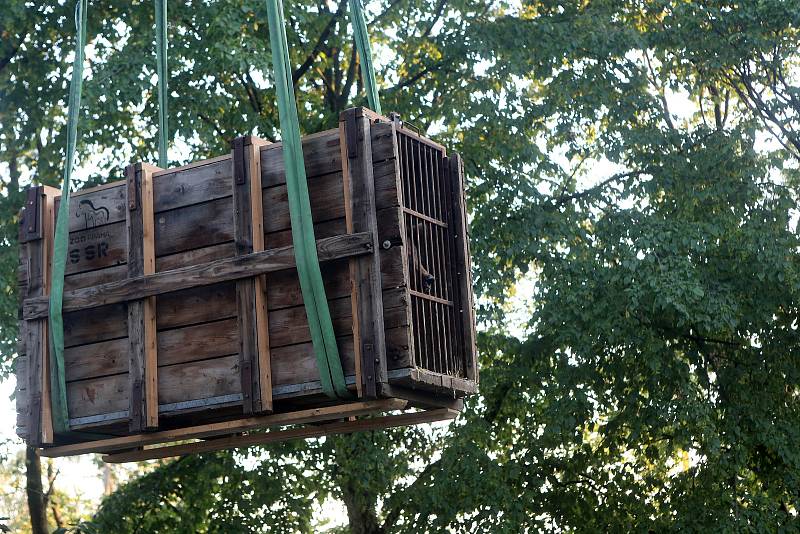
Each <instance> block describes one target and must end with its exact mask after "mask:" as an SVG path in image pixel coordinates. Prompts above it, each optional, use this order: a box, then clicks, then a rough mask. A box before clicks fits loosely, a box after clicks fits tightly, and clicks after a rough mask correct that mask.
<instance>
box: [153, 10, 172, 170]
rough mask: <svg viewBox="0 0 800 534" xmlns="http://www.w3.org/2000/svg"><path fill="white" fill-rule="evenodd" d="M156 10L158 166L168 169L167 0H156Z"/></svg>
mask: <svg viewBox="0 0 800 534" xmlns="http://www.w3.org/2000/svg"><path fill="white" fill-rule="evenodd" d="M155 10H156V72H157V74H158V166H159V167H161V168H162V169H166V168H167V166H168V164H169V158H168V153H167V150H168V141H169V131H168V124H167V117H168V116H169V112H168V109H167V98H168V95H169V90H168V82H169V79H168V75H167V0H155Z"/></svg>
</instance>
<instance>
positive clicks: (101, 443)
mask: <svg viewBox="0 0 800 534" xmlns="http://www.w3.org/2000/svg"><path fill="white" fill-rule="evenodd" d="M406 405H407V402H406V401H404V400H400V399H381V400H377V401H367V402H354V403H352V404H345V405H337V406H325V407H321V408H311V409H308V410H301V411H297V412H287V413H278V414H271V415H264V416H257V417H248V418H245V419H236V420H233V421H223V422H219V423H209V424H206V425H198V426H193V427H188V428H178V429H171V430H162V431H160V432H151V433H148V434H142V435H136V436H122V437H118V438H109V439H102V440H96V441H90V442H86V443H73V444H69V445H62V446H58V447H48V448H46V449H43V450H42V451H41V455H42V456H45V457H49V458H57V457H61V456H72V455H76V454H88V453H93V452H110V451H114V450H120V449H127V448H133V447H142V446H145V445H155V444H158V443H166V442H169V441H176V440H184V439H205V438H210V437H214V436H219V435H225V434H230V433H234V432H246V431H248V430H255V429H259V428H269V427H273V426H282V425H296V424H308V423H316V422H319V421H328V420H331V419H340V418H344V417H356V416H359V415H368V414H373V413H378V412H386V411H392V410H402V409H404V408H405V407H406Z"/></svg>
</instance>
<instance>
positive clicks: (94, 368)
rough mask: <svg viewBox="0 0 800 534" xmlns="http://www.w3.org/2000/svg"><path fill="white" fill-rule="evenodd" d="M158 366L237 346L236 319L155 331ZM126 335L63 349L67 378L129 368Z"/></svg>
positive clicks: (227, 352)
mask: <svg viewBox="0 0 800 534" xmlns="http://www.w3.org/2000/svg"><path fill="white" fill-rule="evenodd" d="M157 339H158V366H159V367H164V366H167V365H175V364H178V363H187V362H190V361H199V360H207V359H211V358H217V357H221V356H229V355H231V354H236V353H237V352H238V350H239V347H238V343H239V342H238V335H237V331H236V320H235V319H233V318H229V319H223V320H220V321H214V322H210V323H202V324H199V325H190V326H185V327H182V328H174V329H171V330H162V331H160V332H159V333H158V338H157ZM127 355H128V340H127V338H119V339H112V340H109V341H101V342H98V343H91V344H88V345H81V346H79V347H71V348H68V349H66V350H65V351H64V363H65V365H66V372H67V382H74V381H77V380H86V379H89V378H98V377H102V376H106V375H115V374H120V373H125V372H127V371H128V366H129V363H128V359H127Z"/></svg>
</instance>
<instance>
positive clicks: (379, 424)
mask: <svg viewBox="0 0 800 534" xmlns="http://www.w3.org/2000/svg"><path fill="white" fill-rule="evenodd" d="M457 415H458V412H456V411H455V410H451V409H449V408H439V409H435V410H427V411H422V412H414V413H404V414H399V415H388V416H383V417H376V418H371V419H357V420H355V421H343V422H335V423H327V424H322V425H317V426H309V427H303V428H298V429H292V430H279V431H273V432H267V433H263V434H249V435H245V436H238V435H234V436H230V437H226V438H219V439H214V440H209V441H201V442H197V443H186V444H182V445H171V446H166V447H157V448H153V449H143V450H139V451H131V452H121V453H117V454H110V455H106V456H103V461H104V462H107V463H125V462H138V461H142V460H145V459H156V458H170V457H172V456H180V455H184V454H196V453H201V452H211V451H218V450H224V449H237V448H241V447H250V446H253V445H264V444H267V443H278V442H281V441H289V440H296V439H310V438H317V437H322V436H332V435H336V434H350V433H353V432H365V431H374V430H385V429H387V428H394V427H399V426H411V425H419V424H424V423H431V422H434V421H447V420H451V419H455V417H456V416H457Z"/></svg>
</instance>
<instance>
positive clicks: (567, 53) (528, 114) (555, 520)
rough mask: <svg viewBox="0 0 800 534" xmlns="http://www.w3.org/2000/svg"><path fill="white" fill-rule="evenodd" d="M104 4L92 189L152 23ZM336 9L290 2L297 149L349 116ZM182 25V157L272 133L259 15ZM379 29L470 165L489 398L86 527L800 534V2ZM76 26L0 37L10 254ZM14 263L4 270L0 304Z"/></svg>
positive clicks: (651, 0)
mask: <svg viewBox="0 0 800 534" xmlns="http://www.w3.org/2000/svg"><path fill="white" fill-rule="evenodd" d="M98 4H102V5H98V6H97V7H96V8H95V11H94V13H93V14H92V15H91V16H90V26H91V27H90V35H91V36H92V37H94V38H95V41H94V42H95V43H96V44H95V46H96V49H95V52H94V53H95V59H94V60H93V62H92V78H91V80H89V81H88V83H87V91H86V98H85V102H86V103H87V110H86V111H85V113H84V114H83V119H84V120H83V122H82V130H83V132H84V134H85V136H84V146H83V154H85V155H86V157H85V158H84V161H88V160H89V155H92V154H94V155H95V156H94V157H95V160H96V162H97V163H98V164H99V165H100V167H101V168H102V170H103V173H102V175H103V178H102V179H106V178H109V177H110V178H115V177H116V176H117V175H118V169H120V168H121V164H122V163H124V162H125V161H127V160H129V159H132V158H140V157H143V158H147V159H151V160H152V159H153V154H154V149H155V138H154V133H155V128H154V126H153V125H154V124H155V123H156V122H155V121H156V117H155V107H154V104H155V92H154V86H153V83H152V80H151V76H152V72H153V70H154V62H153V55H152V48H153V46H152V38H151V32H150V28H151V11H152V10H151V6H150V3H149V2H145V3H134V4H133V5H129V3H128V2H117V1H115V0H109V1H106V2H102V3H98ZM520 4H521V5H520ZM345 5H346V0H341V1H339V2H327V3H321V2H313V1H306V0H297V1H294V2H291V4H288V3H287V15H288V16H290V17H291V20H290V22H289V24H290V28H289V31H288V35H289V39H290V46H291V47H292V51H293V58H292V60H293V64H294V65H295V66H296V68H297V71H296V72H295V78H296V80H297V84H298V89H299V90H298V99H299V100H300V102H299V105H300V109H301V120H302V121H303V124H302V126H303V128H304V129H305V130H306V131H308V132H311V131H315V130H319V129H321V128H325V127H329V126H332V125H333V124H334V123H335V121H336V120H337V116H338V112H339V111H341V110H342V109H343V108H345V107H346V106H347V105H349V104H351V103H361V102H362V98H363V91H361V87H360V83H359V79H358V70H357V69H356V68H354V62H353V52H352V38H351V36H350V35H349V34H348V31H347V28H346V24H345V23H346V18H345V17H344V13H343V9H344V6H345ZM171 9H172V11H171V19H172V20H171V26H170V35H171V39H172V43H171V49H170V57H171V68H172V70H173V78H172V81H171V88H172V90H173V91H174V92H173V95H172V100H171V111H172V117H171V121H172V122H171V129H172V131H177V132H178V135H179V137H180V138H181V139H183V140H184V142H185V144H186V146H187V147H188V148H187V150H186V154H184V155H183V156H184V159H189V158H199V157H203V156H208V155H211V154H218V153H220V152H221V151H224V150H227V143H228V141H229V139H231V138H232V137H234V136H235V135H241V134H245V133H257V134H259V135H261V136H263V137H267V138H272V137H274V136H275V135H276V131H277V128H276V122H277V114H276V110H275V104H274V100H273V94H272V91H271V83H270V81H269V76H268V75H267V74H266V73H268V72H269V61H270V57H269V51H268V46H267V39H266V34H265V32H266V30H265V27H264V24H265V17H264V13H263V6H262V5H261V2H258V1H249V0H225V1H210V2H195V1H190V2H185V3H184V4H181V5H180V6H178V5H176V6H175V7H174V8H171ZM367 9H368V19H369V22H370V29H371V31H372V33H373V38H374V41H375V44H376V49H377V51H378V61H377V63H378V65H377V68H378V76H379V83H380V84H381V97H382V99H383V102H384V108H385V109H387V110H389V109H396V110H398V111H400V112H401V113H402V114H403V116H404V117H405V118H407V119H409V120H411V121H412V122H414V123H416V124H418V125H419V126H421V127H422V128H423V129H426V130H428V131H430V132H431V133H432V134H433V135H435V136H436V137H437V138H438V139H439V140H440V141H442V142H443V143H445V144H447V145H449V146H452V147H454V148H456V149H458V150H459V151H460V152H462V153H463V154H464V157H465V162H466V166H467V172H468V175H469V178H470V184H469V191H468V194H469V197H470V203H471V206H470V207H471V214H472V250H473V255H474V258H473V261H474V264H475V265H474V267H475V281H476V291H477V293H478V295H479V302H480V316H481V321H482V323H481V329H482V333H481V336H480V351H481V364H482V384H481V397H480V398H479V399H473V400H472V401H471V402H470V403H469V405H468V410H467V411H466V413H465V415H464V416H463V417H461V418H460V419H459V420H458V422H457V423H456V424H454V425H453V426H451V427H450V428H449V429H447V430H446V431H442V432H437V433H435V434H434V435H431V434H430V433H427V432H423V431H420V430H419V429H413V430H401V431H394V432H389V433H376V434H365V435H359V436H352V437H342V438H337V439H334V440H328V441H325V442H308V443H296V444H289V445H283V446H280V447H270V448H268V449H266V450H264V451H253V454H255V455H256V456H255V457H254V458H249V459H248V460H247V461H240V460H242V458H239V457H238V456H236V455H234V454H232V453H222V454H216V455H206V456H201V457H194V458H186V459H182V460H179V461H178V462H175V463H170V464H165V465H162V466H159V467H157V468H156V469H155V470H154V471H152V472H151V473H149V474H147V475H145V476H144V477H142V478H140V479H137V480H134V481H132V482H131V483H129V484H127V485H125V486H123V487H122V488H120V490H118V491H117V492H116V493H115V494H114V495H112V496H111V497H109V498H107V499H106V500H105V501H104V503H103V505H102V507H101V508H100V510H99V512H98V514H97V516H96V518H95V523H96V526H97V527H98V529H99V530H100V531H108V532H135V531H139V532H156V531H162V532H165V531H176V532H246V531H254V530H258V529H260V528H261V527H262V525H265V526H268V527H269V529H270V530H275V531H297V530H301V531H308V530H311V529H312V528H314V522H313V514H312V512H313V505H319V504H320V503H321V502H323V501H324V499H325V498H327V497H333V498H337V499H340V500H342V501H344V503H345V504H346V506H347V509H348V515H349V519H350V529H351V530H352V531H353V532H381V531H387V532H388V531H392V532H394V531H398V532H419V531H422V530H429V531H439V530H443V529H451V530H455V531H464V532H473V531H490V532H519V531H522V530H525V529H530V530H534V531H538V530H553V531H561V530H568V531H589V532H596V531H609V530H610V531H629V530H636V531H648V530H655V531H661V530H679V529H684V530H691V531H709V530H713V531H737V532H738V531H743V530H754V531H779V530H785V531H794V530H798V529H800V526H799V525H798V519H797V513H798V507H800V502H799V501H800V449H798V447H797V445H796V444H797V443H798V440H799V439H800V402H798V401H799V399H798V393H799V391H800V390H799V389H798V386H800V360H798V356H799V355H800V353H799V352H798V350H799V349H800V346H798V345H799V344H800V336H798V331H797V328H798V325H797V316H798V303H799V302H800V270H799V269H798V266H799V263H798V262H799V261H800V257H799V256H798V253H799V251H800V249H799V248H798V245H800V243H798V234H797V216H798V212H797V202H798V191H797V185H798V184H797V167H798V160H800V136H798V132H800V116H799V115H798V113H799V112H800V84H799V83H798V80H797V63H798V55H797V50H798V47H800V38H799V35H798V31H799V25H800V2H797V1H796V0H754V1H752V2H746V3H743V2H733V1H732V0H709V1H704V2H685V1H683V0H584V1H577V0H576V1H554V0H542V1H531V2H527V1H523V2H521V3H520V2H513V3H512V2H504V1H497V2H493V3H492V2H490V3H486V2H477V1H474V2H473V1H470V0H452V1H447V0H444V1H439V0H413V1H412V0H382V1H374V2H369V3H368V4H367ZM59 10H60V11H59ZM69 11H70V8H69V7H63V8H61V7H58V8H53V10H52V11H48V10H42V11H41V12H36V11H35V10H30V9H24V8H23V3H22V2H17V1H12V2H11V8H10V9H8V10H7V11H6V12H3V13H0V24H2V26H1V27H0V33H2V34H3V37H4V39H3V44H2V46H3V48H2V49H0V60H2V58H3V57H7V56H10V57H11V59H10V60H9V61H8V62H5V63H4V62H2V61H0V91H1V92H2V93H0V94H2V98H1V99H0V124H2V126H1V128H2V130H0V135H1V136H2V137H0V144H1V146H0V148H1V149H2V152H0V161H2V162H4V163H6V164H8V165H9V166H8V170H9V172H7V173H6V172H5V171H4V173H5V174H4V183H3V187H4V188H6V190H7V191H8V195H4V197H3V199H2V202H3V203H4V204H3V211H2V221H0V222H1V223H2V229H3V230H2V231H3V236H4V238H5V239H7V240H8V244H9V245H13V234H14V229H13V220H14V213H15V209H16V206H17V205H18V203H19V195H18V193H17V189H16V188H17V187H18V184H19V180H20V179H19V176H18V175H15V173H23V176H28V175H30V174H33V176H34V177H35V179H37V180H41V181H47V180H50V179H51V178H52V177H53V172H54V169H56V168H57V167H58V164H59V155H60V147H61V146H63V143H61V142H60V138H59V135H60V134H59V132H60V131H61V125H62V123H63V109H62V105H61V104H59V98H60V99H61V102H63V98H64V95H65V94H66V90H65V87H64V85H63V81H62V80H63V79H64V74H65V72H64V71H65V67H64V64H65V59H66V57H67V56H66V55H64V54H63V53H60V52H59V50H62V49H63V47H64V46H65V42H64V41H63V39H65V37H66V38H67V39H68V38H69V35H68V32H69V24H62V22H63V20H64V19H59V17H68V16H69V15H68V14H67V15H65V13H68V12H69ZM37 25H38V26H37ZM26 28H27V30H26ZM32 28H38V30H39V31H34V30H33V29H32ZM131 28H134V29H135V30H136V31H133V30H132V29H131ZM98 34H101V35H102V36H103V38H104V39H105V40H102V39H100V38H98V37H97V35H98ZM23 41H24V42H25V47H24V48H23V47H19V46H18V44H19V43H20V42H23ZM68 42H69V40H67V44H68ZM15 43H16V45H15ZM15 46H16V47H17V48H15ZM98 154H99V155H98ZM15 176H17V178H15ZM98 179H99V178H98ZM15 180H16V181H15ZM15 202H16V204H15ZM14 258H15V251H14V250H13V246H10V247H7V248H6V250H4V254H3V264H2V267H3V269H4V271H3V273H4V275H3V280H5V281H6V283H7V284H9V283H10V282H9V281H11V280H13V275H11V272H12V271H11V268H12V267H13V263H14V261H15V260H14ZM520 280H523V281H524V283H522V284H518V282H519V281H520ZM529 288H532V289H529ZM515 291H522V292H523V294H517V295H516V296H517V297H522V299H523V300H524V301H525V304H527V305H529V308H530V310H528V308H527V307H525V308H524V309H522V308H520V307H519V305H518V300H514V299H510V297H511V296H512V295H513V294H514V292H515ZM526 292H527V293H528V294H525V293H526ZM5 298H7V299H8V302H5V303H4V307H3V311H4V316H3V317H4V320H3V340H4V343H6V345H5V346H6V347H11V346H12V345H11V344H12V343H13V339H14V336H15V333H14V326H13V320H14V315H15V314H14V306H15V304H14V301H13V299H14V296H13V291H12V290H11V289H7V291H6V295H5ZM512 311H513V312H514V313H510V312H512ZM520 316H523V317H524V319H523V322H524V325H522V326H520V325H519V324H516V319H515V318H518V317H520ZM5 357H6V360H5V361H6V363H7V362H8V361H10V357H11V349H8V348H7V349H6V350H5ZM253 466H255V467H254V468H253ZM137 529H138V530H137Z"/></svg>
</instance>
